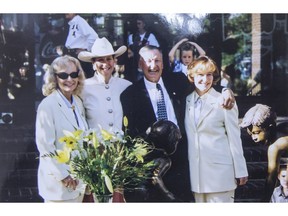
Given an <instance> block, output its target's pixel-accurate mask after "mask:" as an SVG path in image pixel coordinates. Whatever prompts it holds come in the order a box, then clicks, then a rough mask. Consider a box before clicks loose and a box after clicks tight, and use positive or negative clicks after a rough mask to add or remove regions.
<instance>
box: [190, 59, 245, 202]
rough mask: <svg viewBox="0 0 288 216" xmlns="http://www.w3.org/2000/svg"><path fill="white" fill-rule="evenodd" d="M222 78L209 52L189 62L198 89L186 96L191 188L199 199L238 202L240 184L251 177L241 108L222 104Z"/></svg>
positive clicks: (197, 200) (196, 199)
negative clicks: (219, 88)
mask: <svg viewBox="0 0 288 216" xmlns="http://www.w3.org/2000/svg"><path fill="white" fill-rule="evenodd" d="M219 78H220V74H219V71H218V68H217V65H216V63H215V62H214V61H213V60H212V59H210V58H209V57H207V56H201V57H199V58H197V59H195V60H194V61H193V62H192V63H191V64H190V65H189V66H188V79H189V81H190V82H191V84H192V85H194V86H195V91H193V92H192V93H191V94H189V95H188V96H187V98H186V109H185V129H186V134H187V140H188V160H189V170H190V181H191V191H192V192H193V194H194V197H195V201H196V202H197V203H198V202H234V196H235V189H236V187H237V185H244V184H246V182H247V181H248V171H247V166H246V160H245V158H244V154H243V148H242V141H241V137H240V128H239V125H238V108H237V105H236V104H235V105H234V107H233V108H232V109H231V110H226V109H223V108H221V106H219V98H220V97H221V94H220V93H219V92H217V91H216V90H215V89H214V88H213V87H212V86H213V84H214V85H215V84H216V83H217V81H218V80H219Z"/></svg>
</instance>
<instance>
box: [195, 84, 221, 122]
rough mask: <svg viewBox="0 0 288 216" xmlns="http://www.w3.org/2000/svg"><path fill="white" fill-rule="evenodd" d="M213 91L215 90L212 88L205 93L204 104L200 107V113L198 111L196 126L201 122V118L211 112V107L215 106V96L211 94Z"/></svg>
mask: <svg viewBox="0 0 288 216" xmlns="http://www.w3.org/2000/svg"><path fill="white" fill-rule="evenodd" d="M214 91H215V90H214V89H211V90H210V91H209V92H208V93H207V98H206V101H205V104H204V105H202V109H201V113H200V117H199V121H198V124H197V126H199V125H200V124H201V122H202V121H203V119H204V118H205V117H206V116H207V115H208V114H209V113H210V112H211V110H212V109H213V107H215V104H217V98H216V97H214V96H213V93H214Z"/></svg>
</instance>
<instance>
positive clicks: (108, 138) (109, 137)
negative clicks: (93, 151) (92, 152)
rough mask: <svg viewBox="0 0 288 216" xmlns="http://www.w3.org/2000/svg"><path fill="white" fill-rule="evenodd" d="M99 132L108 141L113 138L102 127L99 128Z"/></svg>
mask: <svg viewBox="0 0 288 216" xmlns="http://www.w3.org/2000/svg"><path fill="white" fill-rule="evenodd" d="M101 134H102V136H103V139H104V141H108V140H111V139H112V138H113V135H112V134H111V133H109V132H108V131H106V130H104V129H102V130H101Z"/></svg>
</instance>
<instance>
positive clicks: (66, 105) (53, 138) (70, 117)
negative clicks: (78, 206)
mask: <svg viewBox="0 0 288 216" xmlns="http://www.w3.org/2000/svg"><path fill="white" fill-rule="evenodd" d="M84 79H85V76H84V72H83V70H82V68H81V65H80V62H79V61H78V60H77V59H76V58H74V57H70V56H61V57H58V58H56V59H55V60H54V61H53V62H52V64H51V68H50V69H49V70H48V71H47V72H46V74H45V84H44V86H43V94H44V95H45V96H47V97H46V98H44V99H43V100H42V101H41V103H40V104H39V107H38V109H37V117H36V144H37V148H38V150H39V153H40V156H39V168H38V189H39V194H40V195H41V197H42V198H43V199H44V201H45V202H82V200H83V197H84V192H85V185H84V184H83V183H81V181H80V180H77V179H74V178H72V176H70V174H69V170H70V167H69V165H67V164H61V163H58V162H57V161H56V160H55V159H54V158H50V157H42V156H43V155H45V154H49V153H51V152H54V151H55V150H56V149H63V144H62V143H60V142H59V138H60V137H63V136H64V133H63V130H68V131H71V132H73V131H75V130H77V129H82V130H87V129H88V125H87V122H86V120H85V113H84V107H83V104H82V101H81V99H80V98H79V97H78V96H77V94H78V93H79V92H80V91H81V89H82V87H83V82H84Z"/></svg>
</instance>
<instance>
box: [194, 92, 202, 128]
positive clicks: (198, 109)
mask: <svg viewBox="0 0 288 216" xmlns="http://www.w3.org/2000/svg"><path fill="white" fill-rule="evenodd" d="M201 107H202V100H201V98H200V97H198V98H197V100H196V101H195V114H194V120H195V124H196V125H197V123H198V120H199V117H200V112H201Z"/></svg>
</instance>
